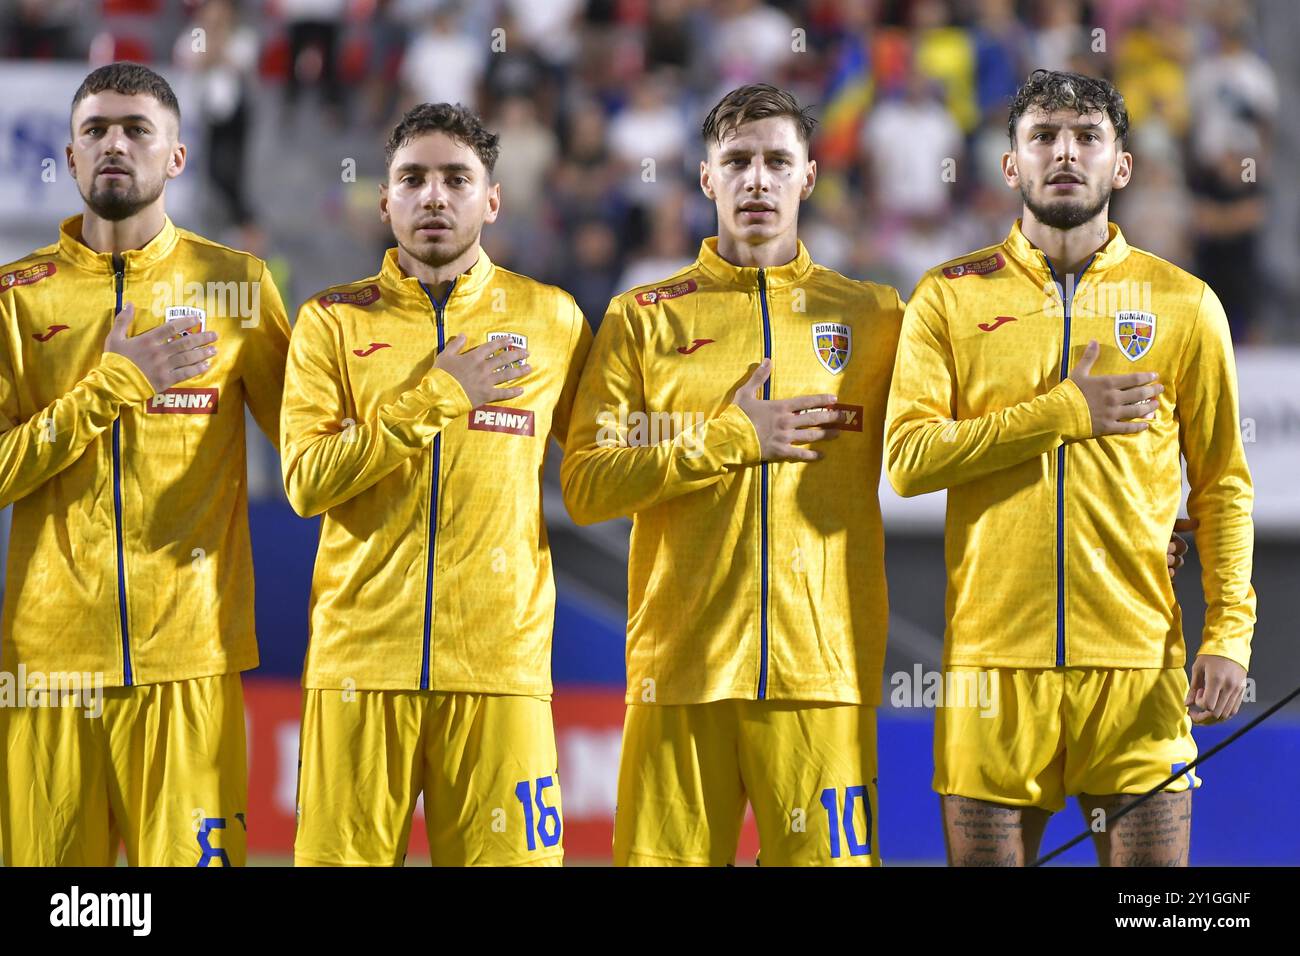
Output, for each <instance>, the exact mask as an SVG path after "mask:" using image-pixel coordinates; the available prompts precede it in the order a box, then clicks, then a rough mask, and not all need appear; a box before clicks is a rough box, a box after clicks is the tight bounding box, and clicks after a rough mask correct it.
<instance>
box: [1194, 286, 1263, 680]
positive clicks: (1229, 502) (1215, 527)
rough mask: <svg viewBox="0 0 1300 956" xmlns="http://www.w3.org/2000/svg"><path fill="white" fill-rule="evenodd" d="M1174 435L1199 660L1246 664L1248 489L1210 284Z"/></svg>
mask: <svg viewBox="0 0 1300 956" xmlns="http://www.w3.org/2000/svg"><path fill="white" fill-rule="evenodd" d="M1177 410H1178V436H1179V443H1180V444H1181V446H1182V451H1183V457H1184V458H1185V459H1186V460H1187V483H1188V485H1189V486H1190V487H1191V491H1190V493H1189V494H1188V496H1187V513H1188V515H1190V516H1191V517H1193V518H1195V519H1196V520H1197V521H1199V522H1200V523H1201V524H1200V527H1199V528H1197V530H1196V549H1197V551H1198V552H1199V553H1200V558H1201V587H1202V588H1204V590H1205V630H1204V632H1203V633H1202V636H1201V647H1200V651H1199V653H1201V654H1215V655H1217V656H1219V657H1226V658H1228V659H1229V660H1234V661H1236V662H1237V663H1238V664H1240V665H1241V666H1242V667H1249V666H1250V639H1251V635H1252V633H1253V631H1254V627H1255V590H1254V588H1252V587H1251V585H1250V571H1251V560H1252V554H1253V551H1254V547H1255V529H1254V525H1253V524H1252V523H1251V517H1250V513H1251V507H1252V506H1253V504H1254V501H1255V490H1254V486H1253V485H1252V484H1251V480H1250V471H1249V470H1248V469H1247V467H1246V453H1245V450H1244V449H1243V447H1242V441H1241V429H1240V425H1239V421H1238V417H1237V416H1238V409H1237V370H1236V365H1235V363H1234V361H1233V357H1232V339H1231V337H1230V336H1229V334H1228V320H1227V317H1226V316H1225V315H1224V314H1223V306H1222V305H1220V304H1219V299H1218V297H1217V296H1216V295H1215V294H1214V292H1213V290H1211V289H1210V287H1209V286H1206V287H1205V291H1204V293H1203V294H1202V298H1201V307H1200V309H1199V311H1198V313H1197V316H1196V327H1195V328H1194V329H1193V330H1192V333H1191V337H1190V338H1189V340H1188V343H1187V345H1186V347H1185V348H1184V351H1183V358H1182V362H1181V363H1180V367H1179V374H1178V405H1177Z"/></svg>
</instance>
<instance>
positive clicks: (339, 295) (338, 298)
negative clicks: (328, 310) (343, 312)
mask: <svg viewBox="0 0 1300 956" xmlns="http://www.w3.org/2000/svg"><path fill="white" fill-rule="evenodd" d="M316 301H317V302H319V303H320V304H321V305H323V306H331V305H339V304H343V305H362V306H364V305H374V304H375V303H376V302H378V301H379V286H377V285H368V286H366V287H365V288H362V289H352V290H351V291H348V292H327V293H325V295H323V296H321V297H320V298H319V299H317V300H316Z"/></svg>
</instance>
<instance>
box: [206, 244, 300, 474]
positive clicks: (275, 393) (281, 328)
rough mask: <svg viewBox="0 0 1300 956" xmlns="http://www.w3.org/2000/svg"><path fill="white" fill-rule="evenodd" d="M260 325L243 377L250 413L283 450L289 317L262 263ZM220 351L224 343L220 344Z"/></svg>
mask: <svg viewBox="0 0 1300 956" xmlns="http://www.w3.org/2000/svg"><path fill="white" fill-rule="evenodd" d="M258 290H259V291H258V314H257V325H256V327H255V328H253V329H252V330H250V331H251V333H252V334H251V335H249V337H248V339H249V340H248V345H247V349H246V351H245V353H244V368H243V374H242V376H241V378H242V381H243V385H244V395H245V397H246V400H247V402H248V408H249V411H251V412H252V413H253V418H254V419H255V420H256V421H257V424H258V427H259V428H261V429H262V432H263V433H264V434H265V435H266V437H267V438H269V439H271V444H272V445H275V447H276V449H277V450H278V449H279V447H280V402H281V401H282V400H283V398H284V363H285V357H286V356H287V354H288V352H289V317H288V316H287V315H286V314H285V311H284V302H283V301H282V300H281V299H280V291H279V290H278V289H277V288H276V287H275V279H274V278H272V276H271V270H269V269H268V268H266V264H265V263H263V264H262V275H261V277H260V278H259V279H258ZM217 347H218V348H220V347H221V345H220V343H218V344H217Z"/></svg>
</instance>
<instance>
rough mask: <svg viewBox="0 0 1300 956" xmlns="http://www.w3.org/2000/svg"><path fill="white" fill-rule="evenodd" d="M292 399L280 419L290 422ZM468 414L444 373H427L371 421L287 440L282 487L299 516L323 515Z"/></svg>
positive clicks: (346, 423) (456, 386)
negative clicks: (420, 380)
mask: <svg viewBox="0 0 1300 956" xmlns="http://www.w3.org/2000/svg"><path fill="white" fill-rule="evenodd" d="M291 401H292V398H287V399H286V415H287V416H290V418H289V420H293V415H294V413H293V409H292V408H291V407H290V402H291ZM469 410H470V402H469V398H468V396H466V395H465V391H464V389H462V388H461V387H460V385H459V383H458V382H457V381H456V380H455V378H453V377H452V376H451V375H449V374H448V373H446V372H444V371H442V370H440V369H433V370H432V371H431V372H430V373H429V375H427V376H426V377H425V379H424V380H423V381H422V382H421V383H420V384H419V385H418V386H416V387H415V388H413V389H411V390H410V391H408V392H406V393H404V394H403V395H402V396H401V397H400V398H399V399H398V400H397V401H395V402H392V403H391V404H389V405H385V406H383V407H382V408H380V409H379V410H378V412H377V413H376V415H375V418H374V420H372V421H368V422H360V423H354V422H351V421H347V420H345V419H344V420H338V421H334V422H330V423H327V424H326V425H325V427H332V428H333V429H334V430H332V431H324V430H323V429H322V428H321V427H320V426H319V425H318V426H317V427H316V429H315V434H312V435H310V437H307V438H304V439H301V440H295V439H294V438H293V437H292V436H288V442H287V444H288V445H290V447H288V448H287V449H286V452H287V453H286V455H285V456H284V458H283V468H284V487H285V492H286V494H287V495H288V497H289V502H290V504H292V505H293V508H294V510H295V511H297V512H298V514H300V515H302V516H303V517H311V516H312V515H317V514H320V513H321V512H324V511H327V510H329V509H330V508H332V507H334V506H335V505H338V504H341V503H342V502H344V501H347V500H348V499H350V498H352V497H354V496H356V495H358V494H360V493H361V492H363V491H365V490H366V489H367V488H370V487H371V486H372V485H374V484H375V483H376V482H378V481H379V480H380V479H382V478H384V477H385V476H386V475H388V474H390V473H391V472H392V471H393V469H395V468H396V467H397V466H398V465H400V464H401V463H402V462H404V461H406V460H407V459H408V458H410V457H411V456H412V455H415V454H418V453H419V452H421V451H422V450H423V449H424V448H425V447H426V446H427V445H428V444H429V443H430V442H432V441H433V439H434V437H435V436H436V435H437V434H438V433H439V432H441V431H442V430H443V429H444V428H445V427H446V426H447V425H448V424H450V423H451V422H452V421H454V420H455V419H456V418H458V417H460V416H462V415H465V414H466V413H468V412H469Z"/></svg>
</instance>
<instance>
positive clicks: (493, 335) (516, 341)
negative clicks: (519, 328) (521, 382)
mask: <svg viewBox="0 0 1300 956" xmlns="http://www.w3.org/2000/svg"><path fill="white" fill-rule="evenodd" d="M488 341H489V342H498V341H499V342H501V343H503V344H504V345H506V346H507V347H509V348H512V349H526V348H528V336H526V335H520V334H519V333H518V332H489V333H488ZM525 361H527V360H526V359H520V360H519V361H518V362H511V363H510V366H511V368H518V367H519V366H521V365H523V364H524V362H525Z"/></svg>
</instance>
